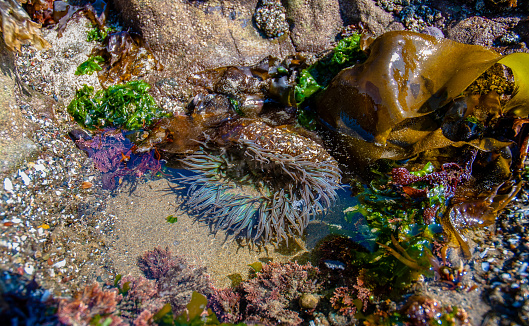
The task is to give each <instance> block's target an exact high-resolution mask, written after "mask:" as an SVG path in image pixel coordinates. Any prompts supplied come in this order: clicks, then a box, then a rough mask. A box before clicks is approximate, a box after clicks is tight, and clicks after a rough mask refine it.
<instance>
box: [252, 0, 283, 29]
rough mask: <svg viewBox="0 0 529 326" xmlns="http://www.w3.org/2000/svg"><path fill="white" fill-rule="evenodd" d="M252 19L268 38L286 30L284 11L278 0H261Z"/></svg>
mask: <svg viewBox="0 0 529 326" xmlns="http://www.w3.org/2000/svg"><path fill="white" fill-rule="evenodd" d="M254 19H255V24H256V25H257V28H258V29H259V30H260V31H261V32H262V33H263V34H264V35H266V37H268V38H276V37H279V36H281V35H283V34H285V33H286V32H288V29H289V26H288V22H287V20H286V11H285V8H284V7H283V5H281V1H279V0H261V3H260V4H259V6H257V9H256V10H255V14H254Z"/></svg>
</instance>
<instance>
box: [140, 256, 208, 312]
mask: <svg viewBox="0 0 529 326" xmlns="http://www.w3.org/2000/svg"><path fill="white" fill-rule="evenodd" d="M138 266H139V267H140V270H141V271H142V272H143V273H144V274H145V275H146V276H147V277H148V278H149V279H153V280H154V281H155V282H156V288H157V291H158V293H159V295H160V296H162V297H164V298H165V300H166V301H167V302H169V303H170V304H171V307H172V311H173V313H175V314H177V315H178V314H181V313H182V312H183V311H184V310H185V308H186V304H187V303H188V302H189V300H191V298H192V296H193V292H198V293H200V294H202V295H209V294H211V293H212V292H213V285H212V283H211V280H210V278H209V275H208V274H207V273H206V269H205V268H204V267H197V266H194V265H192V264H190V263H188V262H187V261H186V260H185V259H184V258H183V257H181V256H174V255H172V254H171V252H170V251H169V250H168V249H162V248H155V249H153V250H150V251H147V252H146V253H144V254H143V255H142V256H141V257H139V258H138Z"/></svg>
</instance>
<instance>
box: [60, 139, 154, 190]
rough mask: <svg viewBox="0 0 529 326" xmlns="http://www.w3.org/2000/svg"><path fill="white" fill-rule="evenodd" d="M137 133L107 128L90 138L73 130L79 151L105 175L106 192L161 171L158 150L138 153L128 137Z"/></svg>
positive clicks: (103, 179) (104, 186)
mask: <svg viewBox="0 0 529 326" xmlns="http://www.w3.org/2000/svg"><path fill="white" fill-rule="evenodd" d="M133 135H134V133H125V132H123V131H121V130H118V129H105V130H103V131H101V132H100V133H98V134H96V135H94V136H93V137H91V136H89V135H88V134H86V133H85V132H84V131H82V130H73V131H71V132H70V137H72V139H73V140H74V141H75V144H76V145H77V147H79V149H81V150H83V151H85V152H86V153H87V155H88V157H90V158H91V159H92V160H93V161H94V165H95V167H96V168H97V169H98V170H99V171H101V173H102V186H103V189H111V190H113V189H116V188H117V186H118V185H121V184H122V183H123V181H124V180H127V181H129V182H131V184H134V181H135V180H136V178H139V177H141V176H143V175H144V174H145V173H147V172H148V171H154V172H157V171H159V170H160V169H161V164H160V161H159V158H158V157H156V156H155V152H154V151H149V152H146V153H138V154H136V153H134V152H133V151H132V149H133V147H134V146H135V145H134V143H133V142H132V141H131V140H129V139H128V138H127V136H128V137H131V136H133Z"/></svg>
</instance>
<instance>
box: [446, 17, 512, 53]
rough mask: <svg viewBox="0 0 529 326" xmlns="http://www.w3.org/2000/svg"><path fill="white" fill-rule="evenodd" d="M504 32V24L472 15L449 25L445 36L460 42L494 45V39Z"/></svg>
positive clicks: (505, 27)
mask: <svg viewBox="0 0 529 326" xmlns="http://www.w3.org/2000/svg"><path fill="white" fill-rule="evenodd" d="M506 32H507V26H506V24H503V23H501V22H497V21H494V20H492V19H487V18H484V17H479V16H473V17H470V18H467V19H464V20H462V21H460V22H458V23H457V24H455V25H453V26H450V27H449V28H448V33H447V38H449V39H451V40H454V41H457V42H460V43H466V44H477V45H482V46H487V47H491V46H493V45H494V41H495V40H496V39H497V38H499V37H500V36H502V35H503V34H505V33H506Z"/></svg>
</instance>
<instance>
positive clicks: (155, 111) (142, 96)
mask: <svg viewBox="0 0 529 326" xmlns="http://www.w3.org/2000/svg"><path fill="white" fill-rule="evenodd" d="M149 89H150V85H149V84H148V83H146V82H144V81H141V80H139V81H130V82H128V83H126V84H120V85H114V86H111V87H109V88H107V89H103V90H99V91H97V92H95V94H94V88H93V87H90V86H87V85H83V87H82V88H81V89H79V90H77V92H76V94H75V98H74V99H73V100H72V101H71V102H70V104H69V105H68V113H69V114H70V115H71V116H72V117H73V118H74V119H75V121H77V123H79V124H80V125H81V126H83V127H84V128H88V129H96V128H103V127H123V128H125V129H128V130H137V129H141V128H145V127H147V126H149V125H150V124H151V123H152V122H153V121H154V120H155V119H158V118H161V117H164V116H166V114H165V113H163V112H162V111H161V110H160V108H159V107H158V105H157V104H156V102H155V101H154V99H153V97H152V96H151V95H149V93H148V91H149Z"/></svg>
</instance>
